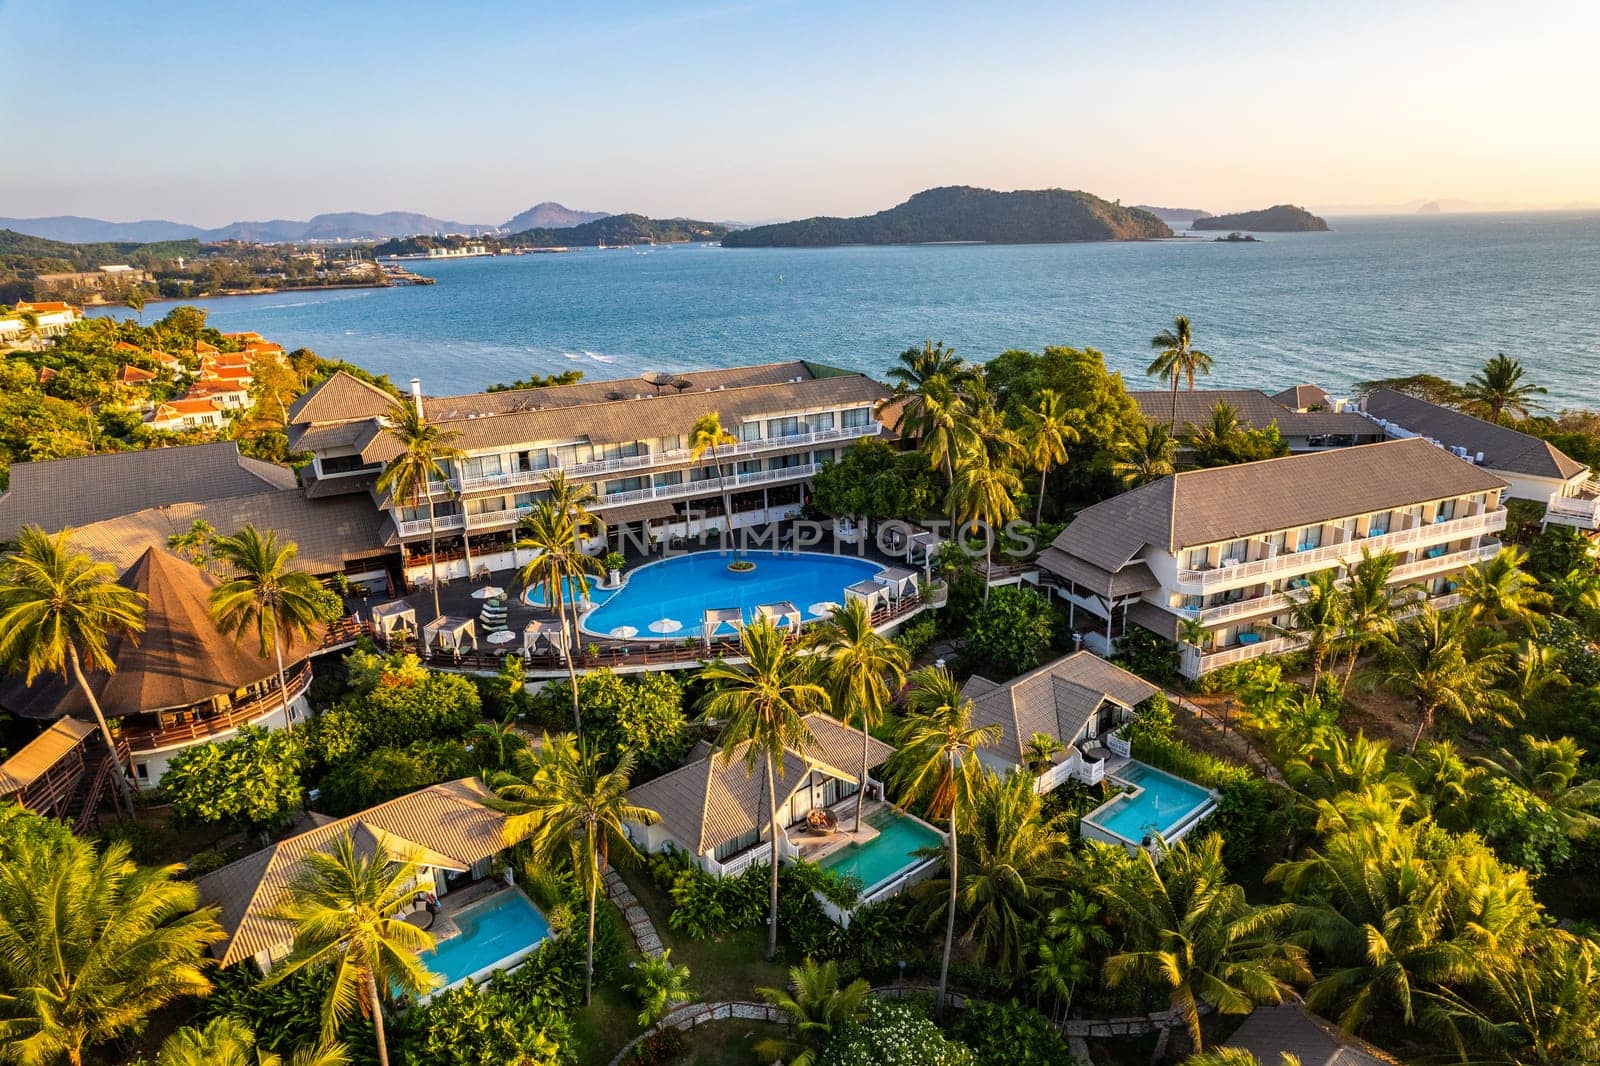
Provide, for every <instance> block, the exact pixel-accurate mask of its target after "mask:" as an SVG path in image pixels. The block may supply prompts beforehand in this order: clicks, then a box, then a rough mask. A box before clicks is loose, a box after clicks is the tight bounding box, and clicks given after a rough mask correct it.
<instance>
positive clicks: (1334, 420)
mask: <svg viewBox="0 0 1600 1066" xmlns="http://www.w3.org/2000/svg"><path fill="white" fill-rule="evenodd" d="M1290 393H1293V394H1294V395H1289V394H1290ZM1128 395H1129V396H1131V397H1133V399H1134V402H1135V403H1137V404H1138V405H1139V413H1140V414H1142V415H1144V417H1145V421H1147V422H1151V423H1161V424H1163V425H1165V424H1168V423H1170V422H1172V420H1173V418H1172V405H1173V393H1172V390H1171V389H1135V390H1130V391H1129V393H1128ZM1316 396H1320V397H1321V401H1318V400H1316V399H1315V397H1316ZM1278 397H1287V399H1288V400H1289V402H1290V403H1294V404H1297V405H1299V404H1300V403H1301V401H1302V400H1311V401H1313V402H1311V403H1308V404H1305V405H1304V407H1303V408H1302V407H1301V406H1295V407H1290V406H1288V404H1286V403H1284V402H1283V401H1281V400H1280V399H1279V398H1278ZM1327 398H1328V397H1327V394H1326V393H1324V392H1323V391H1322V390H1321V389H1318V388H1316V386H1314V385H1300V386H1296V387H1295V388H1293V389H1289V390H1286V391H1285V392H1280V393H1279V394H1278V396H1268V395H1267V394H1266V393H1264V392H1260V391H1258V390H1256V389H1193V390H1188V389H1179V390H1178V393H1177V406H1178V417H1177V431H1176V436H1177V437H1179V438H1180V440H1181V439H1182V438H1183V437H1187V436H1190V435H1192V434H1194V433H1195V432H1197V431H1198V430H1200V429H1203V428H1205V427H1206V426H1209V425H1210V424H1211V414H1212V412H1213V411H1215V410H1216V407H1217V404H1219V403H1225V404H1227V405H1228V406H1229V407H1230V408H1232V409H1233V413H1234V414H1235V415H1236V416H1237V417H1238V419H1239V427H1240V428H1241V429H1266V428H1267V427H1268V426H1272V425H1276V426H1277V427H1278V434H1279V435H1280V436H1281V437H1282V438H1283V442H1284V444H1285V445H1287V446H1288V448H1289V451H1290V453H1296V452H1312V451H1323V450H1325V449H1328V448H1346V447H1349V446H1351V445H1355V444H1370V443H1372V442H1374V441H1379V440H1382V439H1383V432H1382V431H1381V430H1379V429H1378V428H1377V427H1375V426H1374V425H1372V423H1371V422H1370V421H1369V420H1367V419H1365V418H1362V417H1361V416H1360V415H1359V414H1356V413H1355V412H1352V411H1341V410H1335V409H1333V408H1330V407H1328V406H1326V404H1325V403H1323V402H1322V401H1326V400H1327Z"/></svg>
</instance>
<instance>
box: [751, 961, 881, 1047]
mask: <svg viewBox="0 0 1600 1066" xmlns="http://www.w3.org/2000/svg"><path fill="white" fill-rule="evenodd" d="M756 992H757V993H759V994H760V996H761V998H762V999H764V1000H766V1001H767V1002H768V1003H770V1004H772V1006H774V1007H777V1008H778V1009H779V1010H781V1011H783V1012H784V1013H785V1014H787V1015H788V1016H789V1025H790V1027H791V1029H792V1030H793V1035H792V1036H788V1037H781V1038H777V1037H775V1038H771V1039H767V1040H762V1041H761V1042H760V1043H758V1044H756V1046H755V1051H756V1054H757V1055H759V1056H761V1060H762V1061H763V1062H779V1061H782V1062H785V1063H787V1064H788V1066H816V1063H817V1060H818V1058H819V1057H820V1056H821V1054H822V1049H823V1047H824V1046H825V1045H826V1044H827V1043H828V1038H829V1037H830V1036H832V1035H833V1031H834V1029H835V1028H836V1027H837V1026H840V1025H843V1024H844V1023H845V1022H854V1021H860V1020H861V1018H862V1017H863V1016H864V1015H865V1014H866V1009H867V997H868V995H870V994H871V992H872V986H870V985H868V984H867V982H866V980H865V979H864V978H860V977H858V978H856V979H855V980H854V981H851V982H850V983H849V984H848V985H846V986H845V987H843V988H840V987H839V964H838V963H837V962H833V961H831V960H830V961H828V962H824V963H822V964H820V965H818V964H817V963H816V962H813V961H812V960H811V959H809V958H808V959H806V960H805V962H804V963H803V964H802V965H800V966H791V967H790V968H789V988H757V989H756Z"/></svg>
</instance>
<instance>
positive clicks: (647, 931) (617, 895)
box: [605, 868, 661, 959]
mask: <svg viewBox="0 0 1600 1066" xmlns="http://www.w3.org/2000/svg"><path fill="white" fill-rule="evenodd" d="M605 880H606V895H607V896H609V897H610V898H611V902H613V903H615V904H616V905H617V909H618V910H619V911H621V912H622V917H623V919H624V920H625V921H626V922H627V923H628V929H629V931H630V932H632V933H633V942H634V943H635V944H637V945H639V953H640V954H642V955H648V956H649V957H650V958H652V959H659V958H660V957H661V936H660V934H658V933H657V932H656V927H655V925H654V923H652V922H651V921H650V915H649V913H648V912H647V911H646V910H645V909H644V907H642V906H641V905H640V903H639V899H638V897H637V896H635V895H634V894H633V890H632V889H630V888H629V887H628V886H627V884H626V883H625V882H624V881H623V880H622V878H621V877H619V876H618V875H617V871H615V870H613V869H610V868H607V870H606V873H605Z"/></svg>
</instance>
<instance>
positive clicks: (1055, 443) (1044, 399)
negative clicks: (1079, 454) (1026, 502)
mask: <svg viewBox="0 0 1600 1066" xmlns="http://www.w3.org/2000/svg"><path fill="white" fill-rule="evenodd" d="M1070 417H1071V412H1070V411H1069V410H1068V408H1067V401H1066V400H1065V399H1064V398H1063V397H1062V396H1061V394H1060V393H1058V392H1056V391H1055V390H1054V389H1042V390H1040V392H1039V396H1038V406H1037V407H1030V408H1027V409H1026V410H1024V411H1023V412H1022V440H1023V448H1024V450H1025V451H1026V453H1027V456H1028V464H1029V465H1030V466H1032V467H1033V468H1034V469H1035V470H1037V471H1039V499H1038V502H1037V503H1036V504H1035V506H1034V509H1033V524H1034V525H1038V524H1039V523H1040V522H1041V521H1043V520H1044V488H1045V480H1046V479H1047V478H1049V476H1050V468H1051V467H1052V466H1060V465H1061V464H1062V463H1064V462H1066V461H1067V445H1069V444H1076V443H1078V441H1079V440H1080V439H1081V438H1080V437H1079V436H1078V431H1077V429H1076V428H1074V426H1073V425H1072V423H1071V422H1070V421H1069V418H1070Z"/></svg>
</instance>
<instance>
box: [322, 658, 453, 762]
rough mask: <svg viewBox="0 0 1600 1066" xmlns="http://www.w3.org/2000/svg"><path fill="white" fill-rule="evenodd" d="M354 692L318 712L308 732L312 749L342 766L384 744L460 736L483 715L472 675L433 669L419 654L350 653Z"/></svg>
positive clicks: (347, 665) (347, 663) (348, 663)
mask: <svg viewBox="0 0 1600 1066" xmlns="http://www.w3.org/2000/svg"><path fill="white" fill-rule="evenodd" d="M345 668H346V669H347V670H348V671H349V674H350V682H351V688H352V689H353V690H354V694H353V695H350V696H347V697H346V698H345V699H343V700H341V701H340V702H339V703H337V704H336V705H334V706H333V707H332V708H330V709H329V710H327V711H325V712H324V713H323V714H321V715H319V716H318V718H317V719H316V721H315V723H314V724H313V726H312V727H311V728H310V729H309V730H308V731H307V732H308V734H309V736H310V744H311V754H312V755H313V757H314V758H315V760H316V761H317V762H318V763H319V764H320V765H322V766H337V765H338V764H339V763H341V762H343V761H345V760H347V759H350V758H353V757H355V756H357V755H359V754H361V753H363V752H369V751H372V750H373V749H375V748H379V747H390V748H404V747H406V746H407V745H410V744H414V743H416V742H418V741H425V740H455V739H459V738H460V737H462V736H464V735H465V734H466V732H467V731H468V730H469V729H471V728H472V726H473V724H474V723H475V722H477V721H478V720H479V718H480V717H481V716H482V712H483V701H482V698H481V697H480V696H479V694H478V687H477V685H476V684H474V682H473V680H472V679H471V678H468V677H464V676H462V675H460V674H445V673H434V672H431V671H428V670H424V669H422V668H421V666H420V665H418V663H417V660H416V656H414V655H405V656H392V657H390V658H388V659H380V658H378V657H377V656H376V655H375V654H370V655H369V654H367V653H363V652H351V653H350V654H349V655H347V656H346V657H345Z"/></svg>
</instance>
